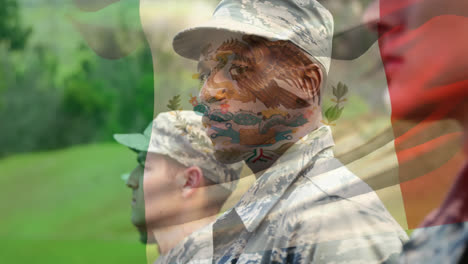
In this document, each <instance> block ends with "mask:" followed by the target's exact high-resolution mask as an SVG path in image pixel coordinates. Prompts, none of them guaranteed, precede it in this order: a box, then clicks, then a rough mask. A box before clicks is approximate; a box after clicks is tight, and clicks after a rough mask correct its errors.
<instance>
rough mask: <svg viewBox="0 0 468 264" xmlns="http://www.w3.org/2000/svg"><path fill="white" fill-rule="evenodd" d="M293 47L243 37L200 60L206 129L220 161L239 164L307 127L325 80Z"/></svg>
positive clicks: (288, 139) (208, 52)
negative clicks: (309, 112)
mask: <svg viewBox="0 0 468 264" xmlns="http://www.w3.org/2000/svg"><path fill="white" fill-rule="evenodd" d="M291 45H292V44H290V43H285V42H281V43H280V42H271V41H267V40H264V39H260V38H256V37H251V36H244V37H243V38H242V39H230V40H226V41H225V42H223V43H222V44H221V45H218V46H217V47H215V48H213V49H211V50H209V51H207V52H206V53H204V54H203V55H202V57H201V58H200V61H199V72H200V76H201V80H202V82H203V86H202V88H201V91H200V98H201V101H202V104H203V105H204V106H205V109H204V110H203V111H204V118H203V123H204V125H205V127H206V128H207V133H208V136H209V137H210V138H211V139H212V141H213V143H214V144H215V149H216V150H217V155H221V156H222V157H221V156H220V158H221V159H222V160H224V161H226V162H237V161H239V160H242V159H245V158H246V157H244V156H243V155H249V151H251V150H252V149H255V148H261V147H267V146H270V145H273V144H276V143H277V142H280V141H283V142H284V143H285V144H286V143H288V141H290V140H291V139H292V136H291V135H292V134H293V133H294V131H295V129H297V128H298V127H300V126H302V125H304V124H305V123H307V122H308V120H307V118H306V117H305V116H304V109H306V108H310V107H311V105H312V104H313V103H314V102H318V101H319V97H320V94H319V86H320V82H321V75H320V72H319V69H318V66H317V65H311V64H310V61H309V59H308V58H307V57H306V56H305V55H304V54H303V53H302V52H301V51H299V50H297V49H294V48H293V47H292V46H291ZM307 67H308V68H307ZM306 68H307V69H306ZM195 110H197V108H195Z"/></svg>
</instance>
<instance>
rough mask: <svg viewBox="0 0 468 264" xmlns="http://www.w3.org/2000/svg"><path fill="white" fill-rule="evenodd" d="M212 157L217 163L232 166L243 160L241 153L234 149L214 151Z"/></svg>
mask: <svg viewBox="0 0 468 264" xmlns="http://www.w3.org/2000/svg"><path fill="white" fill-rule="evenodd" d="M214 155H215V158H216V159H217V160H218V161H219V162H221V163H224V164H233V163H237V162H240V161H243V160H244V157H243V155H242V152H241V151H240V150H237V149H234V148H229V149H216V150H215V153H214Z"/></svg>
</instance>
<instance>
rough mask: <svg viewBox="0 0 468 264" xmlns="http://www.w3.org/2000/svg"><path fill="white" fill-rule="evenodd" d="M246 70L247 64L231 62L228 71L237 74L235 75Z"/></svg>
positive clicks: (247, 68)
mask: <svg viewBox="0 0 468 264" xmlns="http://www.w3.org/2000/svg"><path fill="white" fill-rule="evenodd" d="M248 70H249V67H248V66H244V65H235V64H233V65H232V66H231V69H230V73H231V75H232V76H237V75H241V74H244V73H245V72H246V71H248Z"/></svg>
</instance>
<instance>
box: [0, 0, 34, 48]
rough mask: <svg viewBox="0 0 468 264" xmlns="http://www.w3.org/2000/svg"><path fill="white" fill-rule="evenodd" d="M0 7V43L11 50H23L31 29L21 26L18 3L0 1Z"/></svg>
mask: <svg viewBox="0 0 468 264" xmlns="http://www.w3.org/2000/svg"><path fill="white" fill-rule="evenodd" d="M0 7H1V8H0V42H3V43H7V45H8V46H9V48H10V49H12V50H19V49H23V48H24V47H25V45H26V42H27V40H28V37H29V35H30V34H31V28H26V27H24V26H23V25H22V24H21V20H20V16H19V8H18V2H17V1H16V0H0Z"/></svg>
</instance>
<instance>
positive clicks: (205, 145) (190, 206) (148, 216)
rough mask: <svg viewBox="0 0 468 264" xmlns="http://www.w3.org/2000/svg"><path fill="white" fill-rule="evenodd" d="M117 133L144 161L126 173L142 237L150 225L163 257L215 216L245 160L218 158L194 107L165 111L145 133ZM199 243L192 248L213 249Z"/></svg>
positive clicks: (174, 250) (200, 251)
mask: <svg viewBox="0 0 468 264" xmlns="http://www.w3.org/2000/svg"><path fill="white" fill-rule="evenodd" d="M114 138H115V139H116V140H117V141H118V142H119V143H121V144H123V145H125V146H127V147H129V148H130V149H132V150H134V151H135V152H137V154H138V158H137V160H138V163H139V165H138V166H137V167H136V168H135V169H134V170H133V171H132V173H131V174H130V175H129V177H128V179H127V186H128V187H130V188H131V189H132V190H133V196H132V218H131V219H132V223H133V224H134V225H135V226H136V227H137V228H138V229H139V231H140V232H141V233H142V238H143V239H144V241H143V242H146V238H145V234H146V232H147V230H148V233H149V235H150V236H149V241H151V240H152V239H153V238H154V239H155V241H156V243H157V244H158V248H159V252H160V254H161V255H162V256H161V257H160V258H161V260H160V261H162V260H163V259H164V258H165V257H170V255H171V252H177V250H179V249H178V247H177V244H179V242H181V241H182V240H184V239H185V240H190V239H193V238H190V234H191V233H192V232H193V231H195V230H197V229H199V228H201V227H203V226H205V225H207V224H208V223H210V222H212V221H213V220H214V219H215V217H216V215H217V214H218V213H219V211H220V209H221V207H222V205H223V203H224V202H225V201H226V199H227V198H228V197H229V196H230V194H231V192H232V190H233V189H234V188H235V185H236V182H235V180H236V179H237V178H238V176H239V173H240V170H241V168H242V164H241V163H237V164H230V165H226V164H222V163H219V162H217V160H216V159H215V158H214V156H213V149H212V146H211V142H210V140H209V139H208V138H207V137H206V135H205V133H204V131H203V129H202V126H201V117H200V116H198V115H196V114H195V113H194V112H192V111H180V112H179V111H178V112H168V113H161V114H159V115H158V116H157V118H156V119H155V120H154V121H153V122H151V123H150V125H149V126H148V127H147V128H146V129H145V131H144V132H143V134H116V135H114ZM210 238H211V237H210ZM179 247H180V246H179ZM196 247H197V248H193V249H192V250H193V251H194V252H197V253H198V254H203V251H202V250H200V249H203V250H205V251H206V250H207V249H208V248H207V247H205V246H204V245H203V244H202V243H201V244H200V243H199V244H197V245H196Z"/></svg>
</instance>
